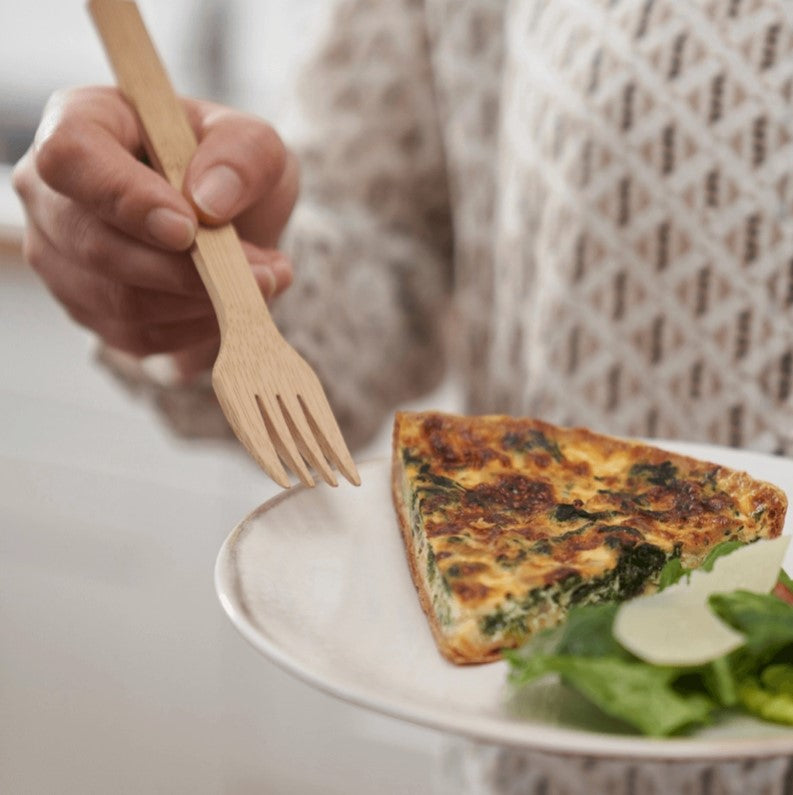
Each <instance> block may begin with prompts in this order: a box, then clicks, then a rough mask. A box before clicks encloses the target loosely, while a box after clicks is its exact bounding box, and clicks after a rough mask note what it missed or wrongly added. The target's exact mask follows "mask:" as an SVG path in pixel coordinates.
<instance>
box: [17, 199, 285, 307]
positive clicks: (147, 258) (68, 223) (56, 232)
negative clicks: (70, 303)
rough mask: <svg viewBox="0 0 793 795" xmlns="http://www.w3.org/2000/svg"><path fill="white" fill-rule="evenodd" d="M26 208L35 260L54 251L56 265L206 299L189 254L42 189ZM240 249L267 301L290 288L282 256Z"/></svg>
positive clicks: (250, 246)
mask: <svg viewBox="0 0 793 795" xmlns="http://www.w3.org/2000/svg"><path fill="white" fill-rule="evenodd" d="M26 210H27V215H28V221H29V228H28V230H27V236H28V237H29V238H30V245H29V246H28V248H29V250H30V251H31V252H32V253H34V254H35V256H36V259H37V260H38V261H39V262H41V261H42V260H43V259H44V258H45V257H46V256H47V255H48V254H49V255H52V254H54V252H55V251H57V253H58V255H59V266H60V265H62V264H63V261H64V260H67V261H68V262H69V263H73V264H74V266H76V267H78V268H80V269H82V270H88V271H90V272H92V273H95V274H97V275H99V276H103V277H105V278H107V279H111V280H115V281H118V282H119V283H121V284H125V285H130V286H135V287H142V288H145V289H147V290H152V291H157V290H161V291H164V292H168V293H173V294H176V295H186V296H195V297H202V298H206V289H205V288H204V285H203V283H202V282H201V279H200V277H199V275H198V271H197V270H196V268H195V266H194V264H193V262H192V260H191V259H190V257H189V255H187V254H182V253H176V252H166V251H162V250H160V249H156V248H152V247H150V246H144V245H141V244H140V243H138V242H137V241H135V240H134V239H133V238H131V237H129V236H127V235H124V234H122V233H120V232H118V231H117V230H115V229H113V228H112V227H111V226H109V225H108V224H106V223H104V222H103V221H102V220H101V219H99V218H98V217H97V216H96V215H94V214H92V213H91V212H89V211H87V210H86V209H85V208H83V207H82V206H80V205H78V204H76V203H75V202H72V201H70V200H69V199H67V198H66V197H64V196H61V195H60V194H58V193H55V191H53V190H51V189H49V188H48V187H47V186H44V185H42V186H40V187H39V188H38V189H37V190H35V191H30V192H29V193H28V196H27V203H26ZM45 229H46V230H47V232H45V231H44V230H45ZM37 238H44V239H45V241H46V243H47V245H46V246H45V245H44V242H43V241H42V242H39V243H37V242H36V239H37ZM53 241H58V242H57V244H56V243H55V242H53ZM243 249H244V251H245V254H246V256H247V258H248V260H249V262H250V263H251V267H252V269H253V271H254V275H255V276H256V277H257V281H258V282H259V284H260V287H261V289H262V293H263V295H264V297H265V298H268V299H269V298H272V297H274V296H276V295H278V294H280V293H281V292H282V291H283V290H285V289H286V288H287V287H288V286H289V285H290V284H291V281H292V265H291V263H290V262H289V260H288V259H287V258H286V257H285V256H284V255H283V254H281V253H280V252H278V251H275V250H272V249H260V248H258V247H257V246H254V245H253V244H250V243H247V242H245V241H243ZM45 252H46V253H45ZM29 256H30V255H29ZM32 264H33V263H32Z"/></svg>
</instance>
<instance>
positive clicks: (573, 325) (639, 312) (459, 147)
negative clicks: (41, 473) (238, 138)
mask: <svg viewBox="0 0 793 795" xmlns="http://www.w3.org/2000/svg"><path fill="white" fill-rule="evenodd" d="M299 96H300V98H301V104H300V114H299V117H298V123H297V124H296V125H294V126H293V127H291V128H290V129H289V130H287V138H288V139H289V140H290V143H291V144H292V145H293V146H294V147H295V148H296V150H297V151H298V153H299V156H300V159H301V162H302V170H303V184H302V193H301V200H300V202H299V204H298V206H297V209H296V211H295V213H294V216H293V218H292V220H291V222H290V225H289V227H288V230H287V232H286V234H285V238H284V241H283V246H284V247H285V248H286V249H287V250H288V251H289V253H290V254H291V256H292V258H293V260H294V262H295V266H296V280H295V283H294V284H293V286H292V287H291V288H290V289H289V290H288V291H287V293H286V294H284V295H283V296H282V297H281V298H280V299H279V300H278V301H277V302H276V304H275V307H274V313H275V316H276V320H277V322H278V324H279V326H280V328H281V329H282V331H283V332H284V334H285V336H286V337H287V338H288V339H289V340H290V341H291V342H292V343H293V344H294V345H295V346H296V347H297V348H298V349H299V350H300V351H301V352H302V353H303V355H304V356H305V357H306V358H307V359H308V360H309V361H310V362H311V363H312V364H313V365H314V366H315V368H316V369H317V371H318V372H319V374H320V377H321V379H322V380H323V382H324V383H325V385H326V388H327V391H328V393H329V396H330V398H331V402H332V403H333V404H334V407H335V410H336V412H337V415H338V417H339V419H340V422H341V424H342V426H343V427H344V429H345V431H346V433H347V435H348V438H349V439H350V442H351V443H352V444H353V445H354V444H356V443H358V442H360V441H362V440H363V439H365V438H366V437H367V436H369V435H370V434H371V433H372V432H373V431H374V430H375V429H377V428H378V427H379V425H380V423H381V422H382V421H383V420H384V419H385V418H386V417H387V415H388V412H389V411H391V410H392V409H393V407H394V406H395V405H396V404H398V403H400V402H401V401H404V400H406V399H408V398H413V397H415V396H417V395H419V394H422V393H423V392H426V391H427V390H428V389H429V388H430V387H431V386H433V385H434V384H436V383H437V382H438V380H439V379H440V378H442V377H443V375H444V372H446V367H447V363H448V362H451V365H452V367H453V368H454V370H455V372H456V373H457V377H458V379H459V381H460V383H461V384H462V387H463V391H464V395H465V400H466V408H467V410H469V411H471V412H505V413H514V414H522V415H533V416H538V417H542V418H544V419H546V420H549V421H551V422H557V423H562V424H581V425H586V426H589V427H591V428H593V429H596V430H598V431H603V432H608V433H615V434H621V435H631V436H635V435H639V436H648V437H663V438H678V439H686V440H692V441H693V440H699V441H705V440H707V441H711V442H716V443H722V444H729V445H735V446H741V447H747V448H754V449H759V450H763V451H766V452H779V453H785V454H788V455H790V454H792V453H793V11H791V4H790V3H786V2H784V0H554V2H552V3H550V2H545V0H511V1H510V2H507V1H506V0H343V2H341V3H339V4H338V7H337V10H336V11H335V13H334V16H333V20H332V24H331V25H330V26H329V28H328V30H327V32H326V34H325V36H324V38H323V40H322V43H321V46H320V48H319V50H318V51H317V53H316V56H315V58H314V60H313V62H312V63H311V64H310V65H309V66H308V68H307V69H306V71H305V72H304V74H303V77H302V81H301V85H300V93H299ZM157 395H158V400H159V401H160V404H161V405H162V406H163V407H165V409H166V411H167V413H168V414H169V415H170V416H171V417H172V418H174V420H175V421H178V422H179V423H181V424H182V426H183V428H184V429H185V430H186V431H187V432H189V433H201V432H205V431H206V430H207V429H208V428H209V427H210V426H211V425H213V424H214V427H220V425H222V423H216V422H214V421H213V420H212V417H213V416H215V415H216V412H217V409H216V407H215V406H214V404H213V403H212V402H211V397H210V394H209V391H208V389H207V387H206V386H203V387H201V386H195V385H194V386H193V387H190V388H185V387H181V388H179V387H171V388H170V389H166V390H165V391H164V392H163V391H162V390H160V391H158V392H157Z"/></svg>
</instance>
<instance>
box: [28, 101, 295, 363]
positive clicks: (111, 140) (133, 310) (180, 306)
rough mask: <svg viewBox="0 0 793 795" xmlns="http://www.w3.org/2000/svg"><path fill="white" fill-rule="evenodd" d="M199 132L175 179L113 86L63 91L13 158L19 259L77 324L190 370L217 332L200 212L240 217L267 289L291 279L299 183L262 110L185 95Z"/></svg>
mask: <svg viewBox="0 0 793 795" xmlns="http://www.w3.org/2000/svg"><path fill="white" fill-rule="evenodd" d="M184 104H185V108H186V110H187V113H188V117H189V118H190V121H191V124H192V126H193V128H194V130H195V132H196V136H197V138H198V141H199V145H198V149H197V151H196V153H195V155H194V157H193V159H192V161H191V163H190V166H189V167H188V171H187V174H186V177H185V184H184V186H183V192H182V193H180V192H179V191H177V190H175V189H174V188H173V187H171V185H169V184H168V182H167V181H166V180H165V179H164V178H163V177H161V176H160V175H159V174H157V173H156V172H155V171H153V170H152V169H151V168H149V167H148V166H147V165H145V164H144V163H143V162H142V161H141V159H140V157H141V155H142V152H143V145H142V139H141V131H140V129H139V127H138V124H137V120H136V117H135V115H134V114H133V112H132V110H131V109H130V107H129V106H128V105H127V103H126V102H125V101H124V100H123V98H122V97H121V95H120V93H119V92H118V91H117V90H116V89H113V88H105V87H89V88H79V89H72V90H68V91H64V92H58V93H56V94H55V95H53V97H52V98H51V99H50V101H49V103H48V104H47V106H46V108H45V110H44V113H43V116H42V120H41V124H40V126H39V129H38V131H37V133H36V137H35V139H34V141H33V144H32V145H31V147H30V149H29V150H28V152H27V153H26V154H25V155H24V157H23V158H22V159H21V160H20V162H19V163H18V164H17V166H16V167H15V170H14V187H15V189H16V190H17V192H18V193H19V195H20V197H21V199H22V202H23V204H24V208H25V212H26V215H27V228H26V232H25V238H24V255H25V259H26V260H27V261H28V262H29V263H30V264H31V265H32V266H33V268H34V269H35V270H36V271H37V272H38V274H39V275H40V276H41V278H42V279H43V280H44V282H45V283H46V285H47V286H48V288H49V289H50V291H51V292H52V293H53V294H54V295H55V297H56V298H57V299H58V300H59V301H60V302H61V303H62V304H63V306H64V307H65V308H66V310H67V312H68V313H69V314H70V315H71V317H72V318H74V320H76V321H77V322H78V323H80V324H82V325H84V326H86V327H87V328H89V329H91V330H93V331H95V332H96V333H97V334H98V335H99V336H100V337H101V338H102V339H103V340H104V342H105V343H107V344H108V345H110V346H111V347H114V348H118V349H120V350H123V351H127V352H129V353H132V354H134V355H136V356H140V357H143V356H146V355H149V354H153V353H173V354H175V355H176V360H177V363H178V365H179V367H180V369H181V371H182V373H183V375H184V376H185V377H186V378H189V377H190V376H192V375H193V374H195V373H196V372H198V371H200V370H202V369H204V368H206V367H207V366H209V365H210V364H211V363H212V361H213V360H214V357H215V354H216V352H217V348H218V344H219V332H218V327H217V322H216V320H215V315H214V311H213V309H212V305H211V303H210V301H209V297H208V295H207V293H206V290H205V289H204V286H203V284H202V282H201V280H200V278H199V276H198V273H197V271H196V269H195V267H194V265H193V263H192V261H191V259H190V256H189V254H188V253H187V251H188V250H189V248H190V246H191V244H192V242H193V238H194V235H195V230H196V225H197V223H198V221H199V219H200V220H201V221H202V222H204V223H208V224H221V223H225V222H227V221H232V220H233V221H234V223H235V225H236V227H237V229H238V231H239V232H240V236H241V237H242V239H243V247H244V248H245V253H246V255H247V257H248V259H249V261H250V263H251V268H252V270H253V273H254V276H255V278H256V281H257V282H258V284H259V286H260V288H261V290H262V293H263V294H264V296H265V298H267V299H271V298H273V297H274V296H276V295H277V294H278V293H280V292H281V291H282V290H284V289H285V288H286V287H288V286H289V284H290V283H291V279H292V268H291V264H290V263H289V261H288V260H287V259H286V257H285V256H284V255H283V254H281V253H280V252H279V251H277V250H276V249H275V247H276V246H277V244H278V240H279V237H280V235H281V232H282V231H283V228H284V226H285V225H286V222H287V221H288V219H289V216H290V214H291V211H292V207H293V206H294V203H295V200H296V198H297V192H298V169H297V163H296V159H295V157H294V156H293V155H292V154H291V153H290V152H289V151H288V150H287V149H286V148H285V146H284V144H283V143H282V142H281V140H280V138H279V137H278V135H277V133H276V132H275V131H274V130H273V129H272V128H271V127H270V126H269V125H267V124H266V123H265V122H263V121H261V120H259V119H256V118H254V117H252V116H247V115H244V114H241V113H237V112H234V111H232V110H229V109H227V108H224V107H221V106H219V105H214V104H211V103H208V102H199V101H196V100H184Z"/></svg>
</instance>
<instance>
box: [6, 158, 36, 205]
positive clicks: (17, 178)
mask: <svg viewBox="0 0 793 795" xmlns="http://www.w3.org/2000/svg"><path fill="white" fill-rule="evenodd" d="M11 185H12V187H13V188H14V190H15V191H16V192H17V194H18V195H19V196H20V197H21V198H22V199H27V198H28V197H29V196H30V194H31V191H32V186H33V175H32V174H31V167H30V151H29V150H28V152H26V153H25V154H24V155H23V156H22V158H21V159H20V160H19V162H18V163H17V164H16V165H15V166H14V168H13V170H12V171H11Z"/></svg>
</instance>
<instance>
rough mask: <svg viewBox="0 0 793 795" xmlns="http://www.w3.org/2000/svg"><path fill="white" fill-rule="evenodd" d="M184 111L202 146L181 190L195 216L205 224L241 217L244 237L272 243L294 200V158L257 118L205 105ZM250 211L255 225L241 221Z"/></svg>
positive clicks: (295, 169)
mask: <svg viewBox="0 0 793 795" xmlns="http://www.w3.org/2000/svg"><path fill="white" fill-rule="evenodd" d="M186 107H187V108H188V113H189V115H190V116H191V118H192V119H193V125H194V127H195V128H196V132H197V135H198V137H199V140H200V142H201V143H200V145H199V147H198V150H197V151H196V153H195V156H194V157H193V159H192V161H191V163H190V165H189V167H188V169H187V174H186V175H185V182H184V192H185V194H186V195H187V196H188V197H190V199H191V200H192V202H193V204H194V206H195V209H196V212H197V214H198V216H199V217H200V218H201V220H202V221H204V222H206V223H209V224H218V223H223V222H226V221H230V220H232V219H236V220H237V221H239V220H240V219H243V223H242V224H240V223H238V224H237V227H238V229H239V230H240V233H241V234H242V235H243V237H246V238H247V239H249V240H252V241H253V242H255V243H257V244H258V245H260V246H268V247H270V246H274V245H276V244H277V241H278V237H279V236H280V234H281V231H282V230H283V228H284V226H285V225H286V222H287V220H288V218H289V215H290V214H291V212H292V208H293V206H294V203H295V200H296V198H297V190H298V168H297V159H296V158H295V157H294V155H293V154H291V153H290V152H288V150H287V149H286V147H285V146H284V144H283V142H282V141H281V139H280V137H279V136H278V134H277V133H276V131H275V130H274V129H273V128H272V127H271V126H270V125H268V124H266V123H265V122H263V121H262V120H261V119H257V118H256V117H253V116H247V115H245V114H241V113H236V112H233V111H230V110H228V109H227V108H223V107H220V106H218V105H213V104H211V103H207V102H188V103H186ZM251 212H253V214H254V216H255V223H245V221H244V219H245V216H246V215H247V214H250V213H251Z"/></svg>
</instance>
